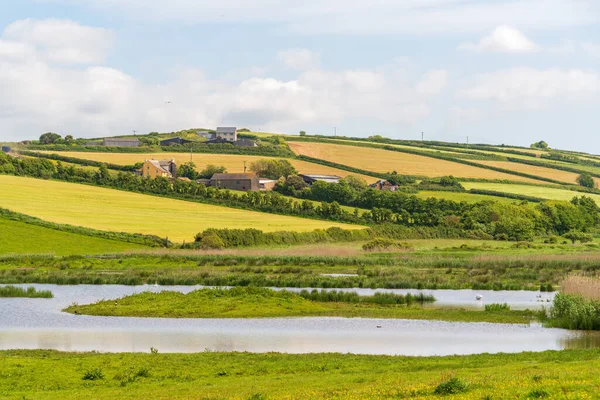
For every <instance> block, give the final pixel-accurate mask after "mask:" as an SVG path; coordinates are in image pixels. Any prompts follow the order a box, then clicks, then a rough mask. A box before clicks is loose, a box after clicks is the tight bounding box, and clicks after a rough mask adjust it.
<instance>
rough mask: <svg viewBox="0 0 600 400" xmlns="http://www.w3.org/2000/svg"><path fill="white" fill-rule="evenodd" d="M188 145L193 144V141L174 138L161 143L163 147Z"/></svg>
mask: <svg viewBox="0 0 600 400" xmlns="http://www.w3.org/2000/svg"><path fill="white" fill-rule="evenodd" d="M187 143H193V142H192V141H191V140H187V139H182V138H180V137H174V138H169V139H165V140H161V141H160V145H161V146H174V145H177V144H180V145H181V144H187Z"/></svg>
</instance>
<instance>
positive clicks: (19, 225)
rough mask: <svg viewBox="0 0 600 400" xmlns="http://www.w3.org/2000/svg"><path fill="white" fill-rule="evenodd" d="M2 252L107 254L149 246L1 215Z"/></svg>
mask: <svg viewBox="0 0 600 400" xmlns="http://www.w3.org/2000/svg"><path fill="white" fill-rule="evenodd" d="M0 231H1V232H2V237H3V238H4V239H3V240H1V241H0V254H32V253H36V254H55V255H57V256H66V255H73V254H82V255H83V254H106V253H118V252H125V251H134V250H141V249H145V248H147V247H146V246H142V245H140V244H135V243H127V242H121V241H117V240H109V239H104V238H97V237H91V236H85V235H80V234H76V233H71V232H62V231H58V230H56V229H50V228H45V227H41V226H35V225H31V224H27V223H24V222H19V221H11V220H7V219H3V218H0Z"/></svg>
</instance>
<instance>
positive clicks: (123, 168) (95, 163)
mask: <svg viewBox="0 0 600 400" xmlns="http://www.w3.org/2000/svg"><path fill="white" fill-rule="evenodd" d="M19 154H22V155H24V156H30V157H41V158H47V159H49V160H55V161H63V162H68V163H71V164H78V165H83V166H91V167H99V166H101V165H102V164H104V165H106V167H107V168H108V169H113V170H116V171H125V172H133V171H135V170H136V167H135V166H134V165H119V164H112V163H105V162H101V161H92V160H86V159H83V158H76V157H68V156H62V155H60V154H55V153H52V154H46V153H38V152H35V151H27V150H23V151H19Z"/></svg>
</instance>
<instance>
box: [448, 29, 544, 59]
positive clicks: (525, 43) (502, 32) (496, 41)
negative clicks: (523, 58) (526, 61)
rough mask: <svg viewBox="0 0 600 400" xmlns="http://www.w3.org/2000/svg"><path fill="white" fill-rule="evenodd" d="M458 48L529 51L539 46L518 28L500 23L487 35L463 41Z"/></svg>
mask: <svg viewBox="0 0 600 400" xmlns="http://www.w3.org/2000/svg"><path fill="white" fill-rule="evenodd" d="M459 49H461V50H471V51H480V52H498V53H530V52H533V51H537V50H539V47H538V46H537V45H536V44H535V43H533V42H532V41H531V40H529V39H527V37H526V36H525V35H524V34H523V33H521V32H520V31H519V30H518V29H515V28H513V27H510V26H508V25H501V26H499V27H497V28H496V29H494V31H493V32H492V33H491V34H490V35H489V36H484V37H483V38H481V39H480V40H479V42H477V43H463V44H461V45H460V46H459Z"/></svg>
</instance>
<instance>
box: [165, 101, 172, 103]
mask: <svg viewBox="0 0 600 400" xmlns="http://www.w3.org/2000/svg"><path fill="white" fill-rule="evenodd" d="M165 104H173V102H172V101H165Z"/></svg>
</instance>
